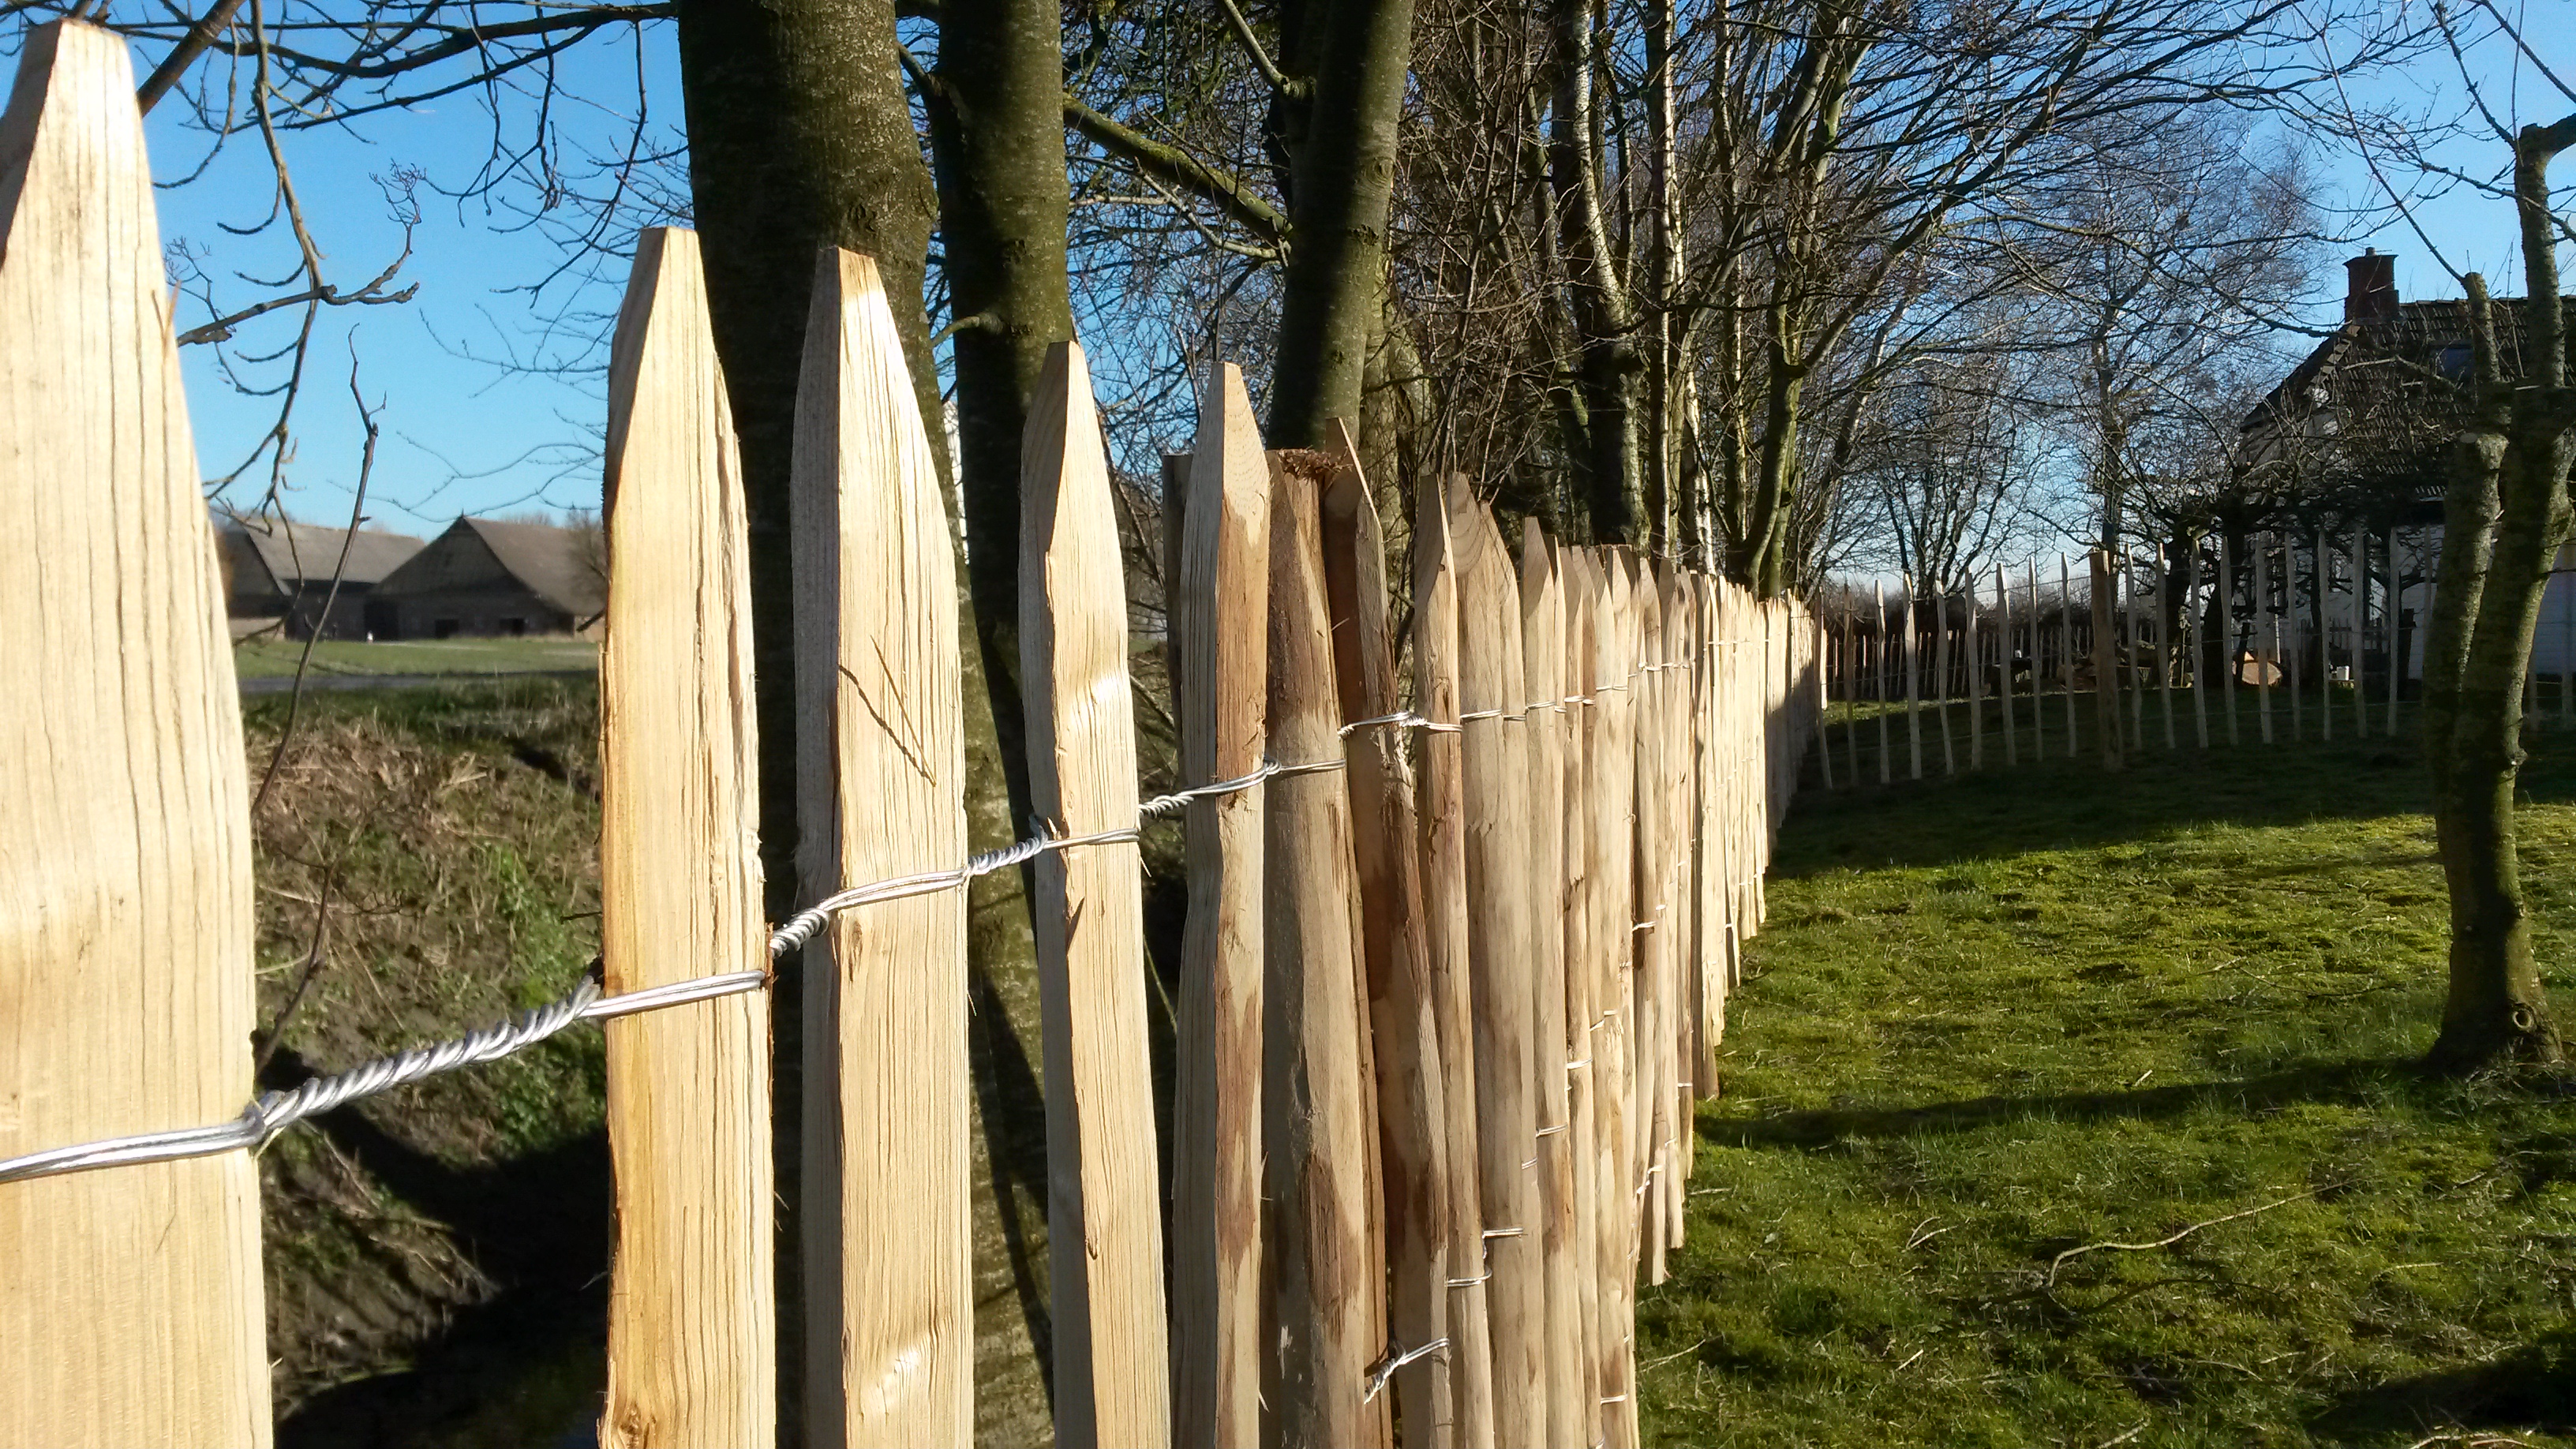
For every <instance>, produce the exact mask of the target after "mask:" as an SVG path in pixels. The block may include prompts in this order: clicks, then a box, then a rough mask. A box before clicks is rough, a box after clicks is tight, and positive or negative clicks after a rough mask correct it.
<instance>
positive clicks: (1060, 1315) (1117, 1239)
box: [1019, 342, 1172, 1449]
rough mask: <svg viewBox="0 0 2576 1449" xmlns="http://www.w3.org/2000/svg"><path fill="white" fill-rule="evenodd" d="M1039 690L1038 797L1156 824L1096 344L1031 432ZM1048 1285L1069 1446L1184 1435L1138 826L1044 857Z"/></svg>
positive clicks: (1026, 596)
mask: <svg viewBox="0 0 2576 1449" xmlns="http://www.w3.org/2000/svg"><path fill="white" fill-rule="evenodd" d="M1020 456H1021V460H1022V461H1021V479H1020V498H1021V503H1020V621H1019V623H1020V630H1019V632H1020V661H1021V663H1020V686H1021V693H1022V697H1023V698H1024V699H1025V700H1026V702H1027V710H1028V740H1029V795H1030V798H1031V801H1032V803H1033V804H1034V805H1035V806H1036V809H1037V812H1038V815H1039V816H1040V818H1042V819H1045V820H1047V821H1049V822H1051V823H1052V826H1053V828H1054V829H1055V830H1056V831H1057V832H1058V833H1060V834H1061V835H1063V836H1065V837H1066V838H1067V839H1081V838H1084V837H1088V836H1098V835H1114V834H1116V833H1118V832H1120V831H1122V830H1124V829H1127V828H1130V827H1132V826H1133V825H1134V823H1135V820H1136V804H1137V799H1136V725H1135V711H1134V708H1133V706H1132V705H1130V703H1129V690H1128V683H1127V591H1126V588H1125V587H1124V582H1123V580H1124V575H1125V572H1126V570H1125V567H1124V565H1123V564H1122V562H1121V560H1120V555H1119V549H1118V519H1117V505H1116V503H1115V501H1114V500H1113V499H1112V498H1111V497H1110V483H1109V459H1108V455H1107V453H1106V451H1105V449H1104V446H1103V444H1102V442H1101V437H1100V415H1099V413H1098V411H1097V410H1096V409H1095V408H1094V407H1093V405H1092V397H1091V376H1090V371H1089V369H1088V368H1087V367H1086V366H1085V364H1084V362H1083V356H1082V349H1081V348H1080V347H1078V346H1076V345H1074V344H1073V343H1070V342H1063V343H1058V344H1056V346H1055V347H1053V348H1052V349H1050V350H1049V351H1048V353H1047V364H1046V371H1045V372H1044V373H1043V374H1041V375H1040V377H1039V378H1038V385H1037V391H1036V394H1035V397H1034V402H1033V405H1032V406H1031V408H1030V410H1029V418H1028V427H1027V430H1026V433H1025V436H1024V438H1023V440H1022V443H1021V449H1020ZM1034 873H1035V876H1036V882H1037V893H1036V898H1035V900H1034V901H1033V902H1032V903H1031V907H1030V909H1031V914H1032V915H1033V917H1034V918H1035V922H1036V926H1037V947H1038V998H1039V1011H1040V1017H1041V1023H1042V1031H1043V1034H1044V1044H1045V1060H1046V1123H1047V1228H1048V1234H1047V1238H1048V1260H1047V1265H1048V1285H1049V1288H1050V1290H1051V1293H1052V1296H1053V1302H1052V1305H1051V1309H1052V1321H1053V1323H1054V1342H1055V1355H1054V1366H1055V1380H1054V1382H1055V1433H1056V1443H1057V1444H1058V1445H1059V1446H1063V1449H1094V1446H1099V1445H1111V1446H1119V1449H1127V1446H1133V1449H1153V1446H1156V1445H1161V1444H1166V1443H1169V1442H1170V1437H1169V1436H1170V1434H1171V1429H1172V1418H1171V1400H1170V1395H1169V1391H1168V1380H1167V1379H1166V1377H1165V1375H1166V1373H1167V1371H1168V1367H1169V1360H1170V1355H1169V1349H1168V1346H1167V1344H1166V1342H1165V1339H1164V1305H1163V1218H1162V1206H1161V1203H1160V1202H1159V1201H1158V1198H1159V1196H1160V1190H1159V1186H1158V1183H1157V1180H1156V1178H1157V1173H1158V1170H1159V1169H1158V1164H1157V1163H1156V1161H1155V1152H1154V1083H1153V1063H1152V1049H1151V1047H1150V1045H1149V1044H1148V1042H1147V1039H1146V1025H1145V981H1144V977H1143V975H1142V974H1141V973H1140V972H1138V971H1137V969H1136V963H1137V962H1139V961H1141V960H1143V959H1144V956H1145V904H1144V895H1143V890H1144V873H1143V869H1142V866H1141V864H1140V862H1139V861H1138V859H1137V856H1136V852H1135V850H1134V849H1133V848H1131V847H1129V846H1128V845H1126V844H1125V843H1123V842H1119V841H1103V842H1099V843H1095V844H1086V845H1075V846H1069V847H1067V848H1065V849H1062V850H1054V851H1049V852H1047V853H1045V854H1043V855H1040V856H1039V857H1038V858H1037V861H1036V862H1035V871H1034Z"/></svg>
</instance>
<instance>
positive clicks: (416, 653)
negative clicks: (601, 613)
mask: <svg viewBox="0 0 2576 1449" xmlns="http://www.w3.org/2000/svg"><path fill="white" fill-rule="evenodd" d="M303 654H304V643H303V641H302V640H298V639H276V638H261V639H245V640H243V641H241V642H240V643H237V644H235V645H234V646H233V672H234V673H235V674H236V675H238V676H239V677H241V678H243V679H274V678H279V677H282V676H286V675H291V674H293V673H294V672H295V664H296V661H297V660H298V659H300V658H302V657H303ZM598 663H599V646H598V645H596V644H594V643H592V642H591V641H590V640H588V639H566V638H529V639H435V640H432V639H413V640H382V641H378V640H359V639H324V640H319V641H317V642H316V643H315V644H314V646H313V672H315V673H317V674H525V673H531V672H546V671H557V670H576V669H590V668H593V667H595V666H597V664H598Z"/></svg>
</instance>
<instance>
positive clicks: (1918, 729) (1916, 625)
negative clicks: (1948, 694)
mask: <svg viewBox="0 0 2576 1449" xmlns="http://www.w3.org/2000/svg"><path fill="white" fill-rule="evenodd" d="M1922 642H1923V631H1922V613H1921V603H1920V601H1919V600H1917V599H1916V598H1915V597H1914V585H1913V583H1912V582H1910V581H1909V582H1908V583H1907V584H1906V586H1905V747H1906V753H1907V761H1906V762H1907V765H1908V767H1909V769H1910V772H1911V773H1910V774H1909V776H1908V778H1910V779H1915V780H1920V779H1922V778H1923V713H1922V707H1923V650H1922V647H1921V646H1922Z"/></svg>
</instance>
